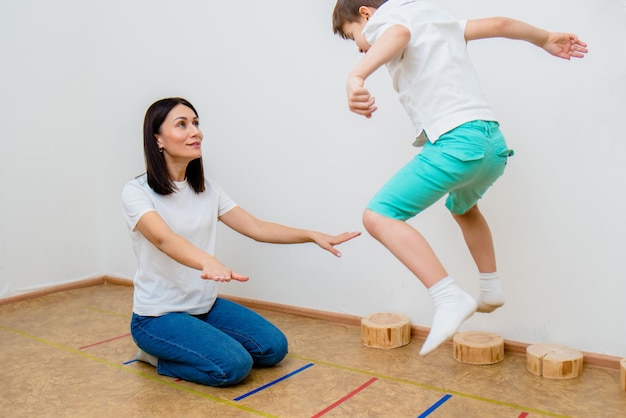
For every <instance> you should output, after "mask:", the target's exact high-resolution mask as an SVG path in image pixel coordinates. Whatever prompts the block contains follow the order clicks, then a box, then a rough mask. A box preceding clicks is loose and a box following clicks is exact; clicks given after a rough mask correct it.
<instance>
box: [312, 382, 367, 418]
mask: <svg viewBox="0 0 626 418" xmlns="http://www.w3.org/2000/svg"><path fill="white" fill-rule="evenodd" d="M377 380H378V378H376V377H372V378H371V379H370V380H368V381H367V382H365V383H363V384H362V385H361V386H359V387H358V388H356V389H354V390H353V391H352V392H350V393H348V394H347V395H346V396H344V397H343V398H341V399H339V400H338V401H337V402H335V403H333V404H331V405H329V406H327V407H326V408H324V409H322V410H321V411H320V412H318V413H317V414H315V415H313V417H312V418H318V417H321V416H322V415H324V414H325V413H327V412H328V411H330V410H331V409H334V408H336V407H337V406H339V405H341V404H342V403H344V402H345V401H347V400H348V399H350V398H351V397H353V396H354V395H356V394H357V393H359V392H360V391H362V390H363V389H365V388H366V387H368V386H369V385H371V384H372V383H374V382H375V381H377Z"/></svg>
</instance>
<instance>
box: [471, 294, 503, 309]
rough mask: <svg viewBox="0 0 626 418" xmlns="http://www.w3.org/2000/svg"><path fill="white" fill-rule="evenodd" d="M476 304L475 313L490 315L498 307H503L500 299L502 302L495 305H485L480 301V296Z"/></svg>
mask: <svg viewBox="0 0 626 418" xmlns="http://www.w3.org/2000/svg"><path fill="white" fill-rule="evenodd" d="M476 303H477V305H478V307H477V308H476V312H482V313H490V312H493V311H495V310H496V309H498V308H499V307H500V306H502V305H504V298H502V301H500V302H497V303H487V302H485V301H484V300H483V299H482V297H481V296H479V297H478V300H477V301H476Z"/></svg>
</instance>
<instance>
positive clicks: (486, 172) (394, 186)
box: [367, 120, 513, 221]
mask: <svg viewBox="0 0 626 418" xmlns="http://www.w3.org/2000/svg"><path fill="white" fill-rule="evenodd" d="M511 155H513V151H512V150H510V149H508V148H507V145H506V142H505V140H504V136H503V135H502V133H501V132H500V129H499V124H498V122H488V121H481V120H478V121H472V122H467V123H465V124H463V125H461V126H459V127H457V128H455V129H453V130H451V131H449V132H447V133H445V134H444V135H442V136H441V137H440V138H439V139H438V140H437V141H435V143H434V144H433V143H432V142H430V141H427V142H426V144H425V145H424V148H423V149H422V152H420V153H419V154H418V155H416V156H415V158H414V159H413V160H412V161H410V162H409V163H408V164H407V165H405V166H404V167H402V168H401V169H400V171H398V172H397V173H396V174H395V175H394V176H393V177H392V178H391V179H390V180H389V181H388V182H387V183H386V184H385V185H384V186H383V188H382V189H380V191H379V192H378V193H376V195H375V196H374V197H373V198H372V200H371V201H370V202H369V203H368V205H367V208H368V209H370V210H372V211H374V212H376V213H379V214H381V215H383V216H386V217H389V218H393V219H399V220H403V221H404V220H407V219H409V218H411V217H413V216H415V215H417V214H418V213H420V212H421V211H423V210H424V209H426V208H428V207H429V206H431V205H432V204H434V203H435V202H436V201H438V200H439V199H441V198H442V197H443V196H445V195H446V194H448V198H447V199H446V207H447V208H448V209H449V210H450V212H452V213H455V214H458V215H461V214H463V213H465V212H467V211H468V210H469V209H471V208H472V207H473V206H474V205H476V203H477V202H478V200H480V198H481V197H482V196H483V194H484V193H485V192H486V191H487V189H489V187H490V186H491V185H492V184H493V183H494V182H495V181H496V180H497V179H498V177H500V176H501V175H502V173H504V168H505V166H506V162H507V158H508V157H509V156H511Z"/></svg>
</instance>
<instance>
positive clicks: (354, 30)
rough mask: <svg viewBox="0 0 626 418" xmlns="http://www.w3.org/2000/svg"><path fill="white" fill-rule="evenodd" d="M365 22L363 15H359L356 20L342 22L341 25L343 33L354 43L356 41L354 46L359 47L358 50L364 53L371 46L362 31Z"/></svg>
mask: <svg viewBox="0 0 626 418" xmlns="http://www.w3.org/2000/svg"><path fill="white" fill-rule="evenodd" d="M366 23H367V20H366V19H365V18H364V17H361V19H360V20H359V21H358V22H348V23H344V25H343V27H342V28H341V29H342V30H343V33H345V34H346V36H347V37H348V39H352V40H353V41H354V43H356V46H357V47H358V48H359V52H361V53H363V54H365V53H366V52H367V51H368V50H369V49H370V46H371V45H370V44H368V43H367V41H366V40H365V37H364V36H363V33H362V32H363V27H364V26H365V24H366Z"/></svg>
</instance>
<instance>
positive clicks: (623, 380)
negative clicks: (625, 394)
mask: <svg viewBox="0 0 626 418" xmlns="http://www.w3.org/2000/svg"><path fill="white" fill-rule="evenodd" d="M619 385H620V386H621V387H622V390H626V358H624V359H622V361H620V362H619Z"/></svg>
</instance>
